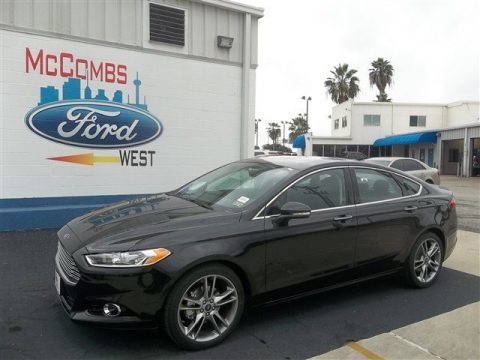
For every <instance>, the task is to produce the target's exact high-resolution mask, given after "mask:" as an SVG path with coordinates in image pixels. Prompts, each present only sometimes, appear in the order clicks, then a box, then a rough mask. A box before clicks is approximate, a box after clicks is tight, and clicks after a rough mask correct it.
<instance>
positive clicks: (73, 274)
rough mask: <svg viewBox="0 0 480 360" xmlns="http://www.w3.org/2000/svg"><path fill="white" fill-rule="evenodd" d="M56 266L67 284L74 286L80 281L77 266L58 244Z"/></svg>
mask: <svg viewBox="0 0 480 360" xmlns="http://www.w3.org/2000/svg"><path fill="white" fill-rule="evenodd" d="M55 259H56V261H57V264H58V266H59V267H60V269H61V270H62V272H63V275H65V276H66V279H65V280H68V282H70V283H73V284H76V283H78V280H80V272H79V271H78V268H77V265H76V264H75V261H74V260H73V257H72V256H71V255H70V254H69V253H68V252H67V251H66V250H65V249H64V248H63V246H62V244H60V243H58V250H57V256H56V257H55Z"/></svg>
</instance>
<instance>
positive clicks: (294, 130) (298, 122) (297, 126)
mask: <svg viewBox="0 0 480 360" xmlns="http://www.w3.org/2000/svg"><path fill="white" fill-rule="evenodd" d="M288 130H289V131H290V134H289V135H288V140H289V142H290V143H293V140H295V138H296V137H297V136H300V135H303V134H306V133H308V130H310V126H308V123H307V119H306V118H305V117H304V116H303V115H302V114H298V116H297V117H296V118H293V119H292V122H291V123H290V127H289V128H288Z"/></svg>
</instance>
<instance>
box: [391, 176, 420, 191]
mask: <svg viewBox="0 0 480 360" xmlns="http://www.w3.org/2000/svg"><path fill="white" fill-rule="evenodd" d="M394 177H395V180H397V181H398V183H399V184H400V187H401V188H402V192H403V195H404V196H410V195H415V194H416V193H418V192H419V191H420V185H418V184H417V183H416V182H414V181H412V180H410V179H407V178H404V177H403V176H398V175H394Z"/></svg>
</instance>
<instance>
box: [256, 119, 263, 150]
mask: <svg viewBox="0 0 480 360" xmlns="http://www.w3.org/2000/svg"><path fill="white" fill-rule="evenodd" d="M260 122H262V119H255V137H256V138H255V146H257V147H258V123H260Z"/></svg>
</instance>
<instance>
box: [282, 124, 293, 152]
mask: <svg viewBox="0 0 480 360" xmlns="http://www.w3.org/2000/svg"><path fill="white" fill-rule="evenodd" d="M280 122H281V123H282V125H283V138H282V144H283V145H284V146H285V143H286V142H287V139H286V138H285V125H287V124H291V122H290V121H280Z"/></svg>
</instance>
